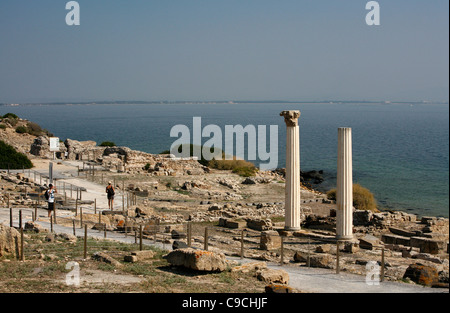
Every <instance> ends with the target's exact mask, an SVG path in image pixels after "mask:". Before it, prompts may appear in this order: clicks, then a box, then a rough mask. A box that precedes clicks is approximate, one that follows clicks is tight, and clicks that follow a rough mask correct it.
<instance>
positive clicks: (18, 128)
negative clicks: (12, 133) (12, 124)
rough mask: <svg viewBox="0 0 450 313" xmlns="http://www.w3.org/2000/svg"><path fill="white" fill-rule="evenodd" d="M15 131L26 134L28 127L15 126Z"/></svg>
mask: <svg viewBox="0 0 450 313" xmlns="http://www.w3.org/2000/svg"><path fill="white" fill-rule="evenodd" d="M16 133H18V134H27V133H28V128H26V127H25V126H17V128H16Z"/></svg>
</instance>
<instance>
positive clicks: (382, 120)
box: [0, 103, 449, 217]
mask: <svg viewBox="0 0 450 313" xmlns="http://www.w3.org/2000/svg"><path fill="white" fill-rule="evenodd" d="M283 110H300V111H301V117H300V120H299V122H300V146H301V167H302V170H313V169H315V170H324V171H325V177H326V182H325V183H324V184H325V185H324V186H325V187H326V188H331V187H334V186H335V183H336V164H337V128H338V127H351V128H352V129H353V162H354V164H353V166H354V180H355V182H358V183H360V184H361V185H363V186H365V187H367V188H369V189H370V190H371V191H372V192H373V193H374V194H375V197H376V199H377V201H378V203H379V205H380V207H382V208H391V209H398V210H407V211H409V212H412V213H418V214H420V215H436V216H445V217H448V216H449V106H448V105H425V104H423V105H422V104H420V105H419V104H414V105H410V104H317V103H311V104H272V103H255V104H215V105H211V104H151V105H144V104H131V105H116V104H113V105H72V106H69V105H28V106H17V107H4V106H1V107H0V114H6V113H8V112H12V113H15V114H17V115H19V116H20V117H22V118H26V119H29V120H31V121H34V122H36V123H38V124H40V125H41V126H42V127H43V128H46V129H48V130H50V131H51V132H53V133H54V134H55V135H56V136H58V137H60V138H61V139H63V140H64V139H66V138H71V139H76V140H94V141H97V142H98V143H101V142H103V141H114V142H115V143H116V144H117V145H121V146H128V147H130V148H132V149H135V150H141V151H145V152H149V153H159V152H161V151H163V150H167V149H169V148H170V146H171V144H172V143H173V142H174V140H175V139H176V138H171V137H170V130H171V128H172V127H173V126H174V125H177V124H183V125H186V126H188V127H189V128H190V129H191V130H192V118H193V117H194V116H199V117H202V124H203V126H206V125H208V124H215V125H218V126H220V127H221V128H222V130H223V132H224V126H225V125H238V124H240V125H243V126H246V125H255V126H257V125H266V126H269V125H278V126H279V167H284V166H285V149H286V148H285V146H286V140H285V136H286V126H285V124H284V121H283V118H282V117H280V116H279V113H280V112H281V111H283ZM206 140H207V139H204V141H203V142H205V141H206Z"/></svg>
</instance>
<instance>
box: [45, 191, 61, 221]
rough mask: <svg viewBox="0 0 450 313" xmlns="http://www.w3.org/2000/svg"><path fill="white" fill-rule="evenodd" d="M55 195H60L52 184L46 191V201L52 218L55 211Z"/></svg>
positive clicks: (49, 215)
mask: <svg viewBox="0 0 450 313" xmlns="http://www.w3.org/2000/svg"><path fill="white" fill-rule="evenodd" d="M55 193H58V190H57V189H56V187H54V186H53V185H52V184H50V185H48V189H47V190H46V191H45V199H46V200H47V202H48V217H51V215H52V212H53V211H54V210H55Z"/></svg>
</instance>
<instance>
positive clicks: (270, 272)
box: [256, 268, 289, 284]
mask: <svg viewBox="0 0 450 313" xmlns="http://www.w3.org/2000/svg"><path fill="white" fill-rule="evenodd" d="M256 277H257V278H258V280H260V281H263V282H266V283H268V284H277V283H278V284H288V283H289V274H288V273H287V272H286V271H284V270H275V269H269V268H266V269H263V270H261V271H258V273H257V275H256Z"/></svg>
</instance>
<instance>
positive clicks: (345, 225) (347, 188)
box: [336, 127, 353, 240]
mask: <svg viewBox="0 0 450 313" xmlns="http://www.w3.org/2000/svg"><path fill="white" fill-rule="evenodd" d="M336 203H337V212H336V238H337V239H338V240H351V239H353V160H352V129H351V128H344V127H341V128H339V129H338V164H337V191H336Z"/></svg>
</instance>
